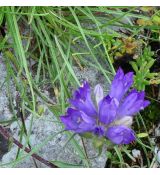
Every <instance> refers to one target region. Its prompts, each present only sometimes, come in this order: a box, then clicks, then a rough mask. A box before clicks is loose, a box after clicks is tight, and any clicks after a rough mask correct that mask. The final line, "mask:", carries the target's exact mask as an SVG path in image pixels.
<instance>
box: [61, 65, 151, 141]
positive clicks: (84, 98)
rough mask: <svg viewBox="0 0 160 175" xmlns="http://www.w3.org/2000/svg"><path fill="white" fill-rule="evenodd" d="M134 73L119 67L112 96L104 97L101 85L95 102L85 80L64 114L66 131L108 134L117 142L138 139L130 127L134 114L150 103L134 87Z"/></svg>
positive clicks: (62, 119) (62, 118)
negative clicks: (125, 71) (131, 88)
mask: <svg viewBox="0 0 160 175" xmlns="http://www.w3.org/2000/svg"><path fill="white" fill-rule="evenodd" d="M132 84H133V73H132V72H129V73H127V74H124V72H123V70H122V69H121V68H120V69H119V70H118V71H117V73H116V75H115V77H114V80H113V82H112V84H111V89H110V91H109V95H107V96H105V97H104V96H103V88H102V87H101V86H100V85H99V84H98V85H96V87H95V89H94V96H95V101H96V105H94V103H93V101H92V98H91V90H90V86H89V84H88V83H87V82H84V83H83V85H82V87H80V88H78V90H76V91H75V92H74V94H73V98H72V99H70V103H71V108H68V110H67V114H66V115H64V116H61V121H62V122H63V123H64V125H65V129H66V130H71V131H74V132H76V133H85V132H92V133H93V134H95V135H98V136H100V137H107V138H108V139H109V140H110V141H111V142H113V143H115V144H129V143H131V142H132V141H134V140H135V133H134V131H133V130H132V129H131V125H132V121H133V115H135V114H136V113H137V112H139V111H140V110H142V109H144V108H145V107H146V106H148V105H149V101H147V100H145V99H144V97H145V93H144V92H143V91H141V92H138V91H137V90H135V89H133V90H132V91H131V92H129V93H128V91H129V89H130V87H131V86H132Z"/></svg>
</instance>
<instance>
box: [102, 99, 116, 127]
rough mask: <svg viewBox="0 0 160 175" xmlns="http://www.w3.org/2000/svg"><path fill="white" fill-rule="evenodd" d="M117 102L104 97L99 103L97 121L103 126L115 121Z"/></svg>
mask: <svg viewBox="0 0 160 175" xmlns="http://www.w3.org/2000/svg"><path fill="white" fill-rule="evenodd" d="M118 104H119V103H118V101H117V100H116V99H114V98H111V97H110V96H107V97H104V98H103V100H102V101H101V102H100V103H99V120H100V122H102V123H104V124H107V125H108V124H110V123H112V122H113V121H114V120H115V119H116V114H117V108H118Z"/></svg>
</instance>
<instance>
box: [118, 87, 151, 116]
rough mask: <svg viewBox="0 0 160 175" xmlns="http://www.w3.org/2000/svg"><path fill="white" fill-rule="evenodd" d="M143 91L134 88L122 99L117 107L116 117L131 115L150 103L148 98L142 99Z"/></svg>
mask: <svg viewBox="0 0 160 175" xmlns="http://www.w3.org/2000/svg"><path fill="white" fill-rule="evenodd" d="M144 96H145V93H144V92H143V91H141V92H137V91H136V90H135V89H134V90H132V91H131V92H130V94H129V95H128V96H127V97H126V98H125V99H124V101H123V103H122V104H121V105H120V107H119V109H118V113H117V115H118V117H119V118H121V117H124V116H132V115H135V114H136V113H137V112H139V111H140V110H142V109H144V108H145V107H146V106H148V105H149V104H150V102H149V101H148V100H144Z"/></svg>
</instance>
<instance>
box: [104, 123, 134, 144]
mask: <svg viewBox="0 0 160 175" xmlns="http://www.w3.org/2000/svg"><path fill="white" fill-rule="evenodd" d="M106 136H107V138H108V139H109V140H111V141H112V142H113V143H115V144H129V143H131V142H132V141H134V140H135V134H134V131H133V130H132V129H130V128H128V127H126V126H123V125H119V126H112V127H109V128H108V130H107V133H106Z"/></svg>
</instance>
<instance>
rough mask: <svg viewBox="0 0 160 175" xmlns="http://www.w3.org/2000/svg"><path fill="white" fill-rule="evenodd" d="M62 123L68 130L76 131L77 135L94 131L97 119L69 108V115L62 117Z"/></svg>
mask: <svg viewBox="0 0 160 175" xmlns="http://www.w3.org/2000/svg"><path fill="white" fill-rule="evenodd" d="M61 121H62V122H63V123H64V125H65V127H66V128H65V129H66V130H71V131H75V132H76V133H84V132H89V131H93V130H94V128H95V119H93V118H91V117H89V116H87V115H86V114H85V113H83V112H81V111H79V110H77V109H73V108H68V110H67V114H66V115H65V116H61Z"/></svg>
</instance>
